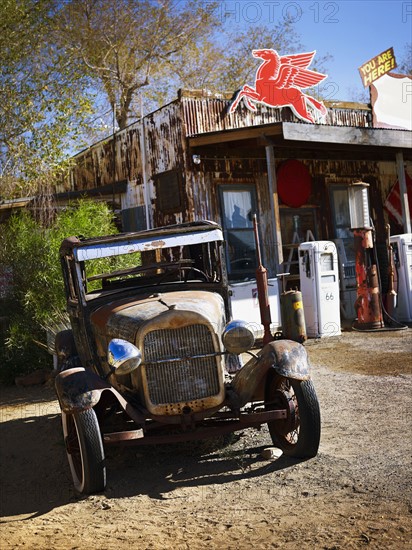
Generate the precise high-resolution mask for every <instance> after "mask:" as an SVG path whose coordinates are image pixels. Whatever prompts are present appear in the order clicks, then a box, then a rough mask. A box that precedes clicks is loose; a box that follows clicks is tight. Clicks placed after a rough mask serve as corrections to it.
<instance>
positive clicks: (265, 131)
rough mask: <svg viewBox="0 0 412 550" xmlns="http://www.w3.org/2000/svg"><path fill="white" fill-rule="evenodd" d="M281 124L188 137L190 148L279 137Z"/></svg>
mask: <svg viewBox="0 0 412 550" xmlns="http://www.w3.org/2000/svg"><path fill="white" fill-rule="evenodd" d="M281 135H282V123H281V122H278V123H275V124H270V125H267V126H266V125H265V126H248V127H247V128H238V129H236V130H222V131H220V132H209V133H207V134H201V135H198V136H193V137H189V138H188V139H189V146H190V147H199V146H201V145H214V144H220V143H227V142H229V141H241V140H244V139H251V138H253V139H255V138H259V137H263V138H264V137H265V136H281Z"/></svg>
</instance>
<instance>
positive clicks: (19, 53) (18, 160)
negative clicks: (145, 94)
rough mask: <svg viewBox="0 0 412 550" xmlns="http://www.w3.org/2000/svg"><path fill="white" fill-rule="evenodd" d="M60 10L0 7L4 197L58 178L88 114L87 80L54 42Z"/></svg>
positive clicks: (24, 0)
mask: <svg viewBox="0 0 412 550" xmlns="http://www.w3.org/2000/svg"><path fill="white" fill-rule="evenodd" d="M58 9H59V3H58V2H55V1H54V0H2V2H1V4H0V62H1V67H2V71H1V74H0V198H10V197H13V196H22V195H23V196H24V195H26V196H27V195H29V194H30V193H33V192H34V191H36V189H38V187H39V186H44V185H45V184H46V183H48V184H50V182H51V181H53V178H56V177H60V175H61V171H62V170H64V168H65V166H64V164H62V161H63V160H64V159H65V158H66V157H67V153H68V148H70V145H71V144H72V143H75V142H78V140H79V136H80V133H79V128H81V127H82V125H84V123H85V117H86V116H88V115H89V113H90V108H91V104H92V103H91V99H92V97H91V94H90V93H88V92H87V79H86V78H85V76H84V75H82V74H81V73H79V72H78V71H77V69H76V68H75V67H74V66H73V65H72V64H71V63H70V60H68V59H67V58H65V57H64V56H62V55H61V51H59V49H58V48H56V45H55V44H54V43H53V41H51V40H50V29H51V28H52V25H53V24H54V18H55V16H56V12H57V11H58ZM76 89H78V90H82V91H81V93H73V91H74V90H76Z"/></svg>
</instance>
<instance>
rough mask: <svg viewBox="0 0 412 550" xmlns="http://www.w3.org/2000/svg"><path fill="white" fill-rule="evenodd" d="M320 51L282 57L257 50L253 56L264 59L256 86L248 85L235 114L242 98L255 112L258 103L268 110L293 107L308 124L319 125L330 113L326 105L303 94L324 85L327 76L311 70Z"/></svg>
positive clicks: (238, 97)
mask: <svg viewBox="0 0 412 550" xmlns="http://www.w3.org/2000/svg"><path fill="white" fill-rule="evenodd" d="M315 54H316V51H313V52H307V53H299V54H292V55H283V56H280V55H279V54H278V52H277V51H276V50H270V49H267V50H253V51H252V55H253V57H256V58H258V59H262V60H263V63H262V64H261V66H260V67H259V68H258V70H257V72H256V78H255V87H254V88H253V87H252V86H248V85H247V84H245V85H244V86H243V88H242V89H241V90H240V92H239V93H238V94H237V96H236V98H235V100H234V101H233V103H232V105H231V106H230V109H229V113H233V112H234V111H235V110H236V108H237V106H238V105H239V102H240V100H241V99H243V101H244V103H245V105H246V106H247V107H248V108H249V109H251V110H252V111H256V103H262V104H263V105H267V106H268V107H275V108H281V107H290V108H291V109H292V111H293V113H294V114H295V115H296V116H297V117H299V118H300V119H302V120H304V121H305V122H312V123H316V122H317V121H319V119H323V118H324V117H325V115H326V113H327V110H326V107H325V105H324V104H323V103H322V102H321V101H318V100H317V99H315V98H314V97H312V96H310V95H308V94H305V93H303V92H302V89H305V88H310V87H311V86H315V85H316V84H319V82H322V81H323V80H325V78H327V75H325V74H322V73H318V72H316V71H312V70H310V69H308V67H309V65H310V64H311V62H312V60H313V58H314V56H315Z"/></svg>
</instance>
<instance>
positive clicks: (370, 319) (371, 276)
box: [349, 182, 384, 330]
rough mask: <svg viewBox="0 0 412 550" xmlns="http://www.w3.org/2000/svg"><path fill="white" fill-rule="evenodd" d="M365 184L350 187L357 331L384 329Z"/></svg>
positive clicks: (360, 183) (366, 185) (355, 324)
mask: <svg viewBox="0 0 412 550" xmlns="http://www.w3.org/2000/svg"><path fill="white" fill-rule="evenodd" d="M368 187H369V184H368V183H364V182H356V183H353V184H352V185H351V186H350V187H349V212H350V220H351V229H352V230H353V235H354V244H355V268H356V284H357V298H356V301H355V310H356V313H357V319H356V321H355V322H354V325H353V327H354V328H355V329H357V330H375V329H380V328H383V327H384V322H383V316H382V307H381V297H380V289H379V276H378V269H377V265H376V261H375V255H374V248H373V235H372V227H371V224H370V217H369V201H368Z"/></svg>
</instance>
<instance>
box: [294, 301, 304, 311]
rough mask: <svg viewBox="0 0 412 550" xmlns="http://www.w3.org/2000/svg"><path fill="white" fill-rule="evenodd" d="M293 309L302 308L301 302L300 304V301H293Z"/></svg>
mask: <svg viewBox="0 0 412 550" xmlns="http://www.w3.org/2000/svg"><path fill="white" fill-rule="evenodd" d="M293 309H294V310H297V309H303V304H302V302H293Z"/></svg>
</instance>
